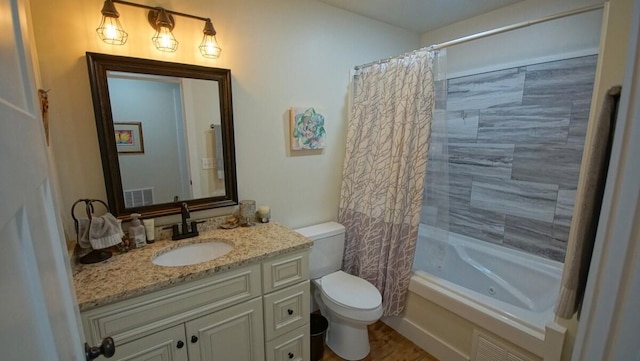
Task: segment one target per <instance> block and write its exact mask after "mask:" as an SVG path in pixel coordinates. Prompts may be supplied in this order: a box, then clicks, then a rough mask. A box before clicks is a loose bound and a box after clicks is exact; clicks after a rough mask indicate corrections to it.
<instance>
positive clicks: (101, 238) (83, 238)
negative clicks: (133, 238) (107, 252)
mask: <svg viewBox="0 0 640 361" xmlns="http://www.w3.org/2000/svg"><path fill="white" fill-rule="evenodd" d="M121 223H122V221H121V220H119V219H116V217H114V216H113V215H112V214H111V213H107V214H105V215H103V216H100V217H93V218H92V219H91V220H89V219H86V218H85V219H79V220H78V237H79V238H80V239H78V244H79V245H80V247H81V248H93V249H102V248H107V247H111V246H115V245H116V244H118V243H120V242H122V237H123V236H124V232H122V225H121Z"/></svg>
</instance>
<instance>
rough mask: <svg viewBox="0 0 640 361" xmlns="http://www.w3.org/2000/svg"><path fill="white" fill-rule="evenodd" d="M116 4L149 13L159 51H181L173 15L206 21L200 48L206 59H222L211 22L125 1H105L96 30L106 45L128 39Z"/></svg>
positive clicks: (120, 42) (154, 43) (153, 38)
mask: <svg viewBox="0 0 640 361" xmlns="http://www.w3.org/2000/svg"><path fill="white" fill-rule="evenodd" d="M114 3H118V4H124V5H129V6H136V7H140V8H144V9H148V10H149V13H148V20H149V23H150V24H151V26H152V27H153V29H154V30H155V31H156V32H155V34H154V35H153V37H152V38H151V40H152V41H153V45H155V47H156V48H157V49H158V50H160V51H167V52H174V51H176V50H177V49H178V40H176V38H175V36H173V33H172V31H173V28H174V26H175V19H174V15H176V16H183V17H187V18H191V19H196V20H201V21H204V30H202V32H203V34H204V35H203V37H202V41H201V42H200V45H199V46H198V48H199V50H200V53H201V54H202V56H204V57H205V58H211V59H217V58H218V57H220V52H221V51H222V49H221V48H220V46H219V45H218V41H217V40H216V30H215V29H214V27H213V23H212V22H211V19H209V18H203V17H200V16H195V15H190V14H185V13H180V12H177V11H172V10H168V9H165V8H161V7H152V6H148V5H142V4H136V3H132V2H129V1H123V0H105V1H104V5H103V7H102V22H101V23H100V26H99V27H98V28H97V29H96V32H97V33H98V36H99V37H100V39H101V40H102V41H104V42H105V43H107V44H115V45H122V44H124V43H126V41H127V37H128V34H127V32H126V31H124V30H123V29H122V26H121V25H120V22H119V20H118V18H119V17H120V14H118V11H117V10H116V8H115V5H114Z"/></svg>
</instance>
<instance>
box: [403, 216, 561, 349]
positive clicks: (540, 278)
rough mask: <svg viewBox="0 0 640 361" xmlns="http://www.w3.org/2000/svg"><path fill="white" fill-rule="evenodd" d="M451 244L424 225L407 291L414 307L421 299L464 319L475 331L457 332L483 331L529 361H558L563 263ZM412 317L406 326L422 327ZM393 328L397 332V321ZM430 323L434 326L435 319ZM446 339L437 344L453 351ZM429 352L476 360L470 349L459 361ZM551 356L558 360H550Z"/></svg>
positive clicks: (458, 241)
mask: <svg viewBox="0 0 640 361" xmlns="http://www.w3.org/2000/svg"><path fill="white" fill-rule="evenodd" d="M440 232H441V231H440ZM443 238H444V239H443ZM448 238H449V239H448V241H447V240H446V237H443V235H442V234H439V231H438V230H437V229H434V228H432V227H429V226H425V225H420V229H419V236H418V243H417V246H416V258H415V260H414V274H413V276H412V278H411V282H410V286H409V291H410V293H411V295H410V296H413V297H414V301H412V302H414V305H415V297H422V298H424V299H426V300H427V301H428V302H429V304H435V305H437V306H434V307H438V310H441V309H445V310H447V311H448V312H450V313H452V314H453V315H455V316H451V317H454V318H458V317H459V318H462V319H464V320H465V321H464V322H468V324H469V325H470V326H468V327H467V328H469V327H470V328H471V329H472V330H470V331H467V330H459V331H456V332H455V333H457V334H467V333H468V334H471V333H472V332H473V333H474V335H475V331H476V329H481V330H482V331H483V332H484V331H489V333H490V334H493V335H497V336H499V337H500V338H502V339H503V340H506V341H507V342H508V343H510V344H512V345H515V346H517V348H521V349H522V350H525V351H526V352H530V353H531V354H532V355H533V356H532V357H531V359H543V360H553V359H559V358H560V353H561V351H562V341H563V340H564V333H565V330H564V329H563V328H562V327H561V326H559V325H557V324H555V322H554V321H553V319H554V314H553V307H554V305H555V302H556V299H557V296H558V292H559V289H560V277H561V273H562V266H563V265H562V263H559V262H556V261H552V260H548V259H545V258H541V257H538V256H535V255H530V254H527V253H525V252H521V251H517V250H512V249H508V248H505V247H501V246H498V245H495V244H490V243H487V242H483V241H478V240H475V239H473V238H470V237H466V236H462V235H457V234H453V233H449V234H448ZM420 302H423V301H420ZM408 307H409V305H408ZM413 307H414V308H415V307H416V306H413ZM429 312H434V311H433V310H430V311H429ZM410 314H411V315H410V316H409V319H408V320H405V321H407V322H409V324H411V325H414V326H415V325H416V324H420V320H412V319H411V317H414V318H415V317H418V316H415V315H416V314H417V313H416V312H414V311H412V312H410ZM425 317H429V316H425ZM393 322H396V326H398V324H397V322H399V321H397V320H396V321H391V323H393ZM422 322H423V323H425V322H427V321H424V320H423V321H422ZM429 322H430V323H435V321H434V320H433V319H429ZM440 322H441V323H442V320H440ZM445 323H449V321H446V322H445ZM451 323H452V324H453V323H455V322H454V321H453V320H452V321H451ZM458 323H460V322H458ZM465 324H466V323H465ZM391 326H392V327H394V325H393V324H391ZM429 326H430V325H426V326H425V327H427V328H428V327H429ZM394 328H397V327H394ZM418 329H419V327H418ZM399 331H401V333H403V332H402V330H399ZM410 333H411V332H410ZM405 336H408V337H409V338H410V339H412V341H414V342H415V343H417V344H418V345H420V344H421V341H424V340H421V339H420V337H421V336H416V335H415V332H414V334H413V335H405ZM411 336H413V337H411ZM456 337H457V336H456ZM474 337H475V336H474ZM416 338H417V340H416ZM446 338H447V337H444V336H442V335H440V336H437V337H435V340H437V341H438V342H441V343H442V344H444V345H445V346H449V345H450V344H451V342H449V341H448V340H447V339H446ZM471 341H472V340H469V342H468V344H469V345H471V344H472V342H471ZM473 342H475V341H473ZM550 343H552V344H550ZM430 345H433V342H431V343H430ZM427 346H429V345H427ZM430 347H433V346H430ZM423 348H425V347H423ZM454 348H455V347H454ZM459 348H462V349H464V348H465V346H461V347H459ZM549 348H555V349H554V350H549ZM558 348H559V349H558ZM425 349H426V350H427V351H428V352H432V353H433V354H434V356H436V357H438V354H440V355H444V356H440V357H441V359H447V360H449V359H451V360H453V359H461V360H462V359H466V360H469V359H470V358H471V359H473V358H472V357H470V354H471V351H472V350H470V346H469V348H467V349H466V350H457V354H456V355H455V357H454V356H452V355H451V354H447V353H444V354H443V353H442V352H437V350H435V351H434V350H433V349H431V350H430V349H427V348H425ZM552 353H553V354H555V355H554V356H550V355H551V354H552Z"/></svg>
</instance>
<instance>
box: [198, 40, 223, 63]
mask: <svg viewBox="0 0 640 361" xmlns="http://www.w3.org/2000/svg"><path fill="white" fill-rule="evenodd" d="M198 48H200V54H202V56H204V57H205V58H211V59H218V58H219V57H220V53H221V52H222V49H221V48H220V46H219V45H218V41H217V40H216V36H215V35H207V34H204V36H203V37H202V42H201V43H200V46H199V47H198Z"/></svg>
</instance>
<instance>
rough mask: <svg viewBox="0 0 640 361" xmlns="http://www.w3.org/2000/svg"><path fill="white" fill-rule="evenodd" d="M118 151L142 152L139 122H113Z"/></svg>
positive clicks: (142, 143)
mask: <svg viewBox="0 0 640 361" xmlns="http://www.w3.org/2000/svg"><path fill="white" fill-rule="evenodd" d="M113 130H114V133H115V136H116V149H118V153H129V154H144V139H143V135H142V123H141V122H122V123H113Z"/></svg>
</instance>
